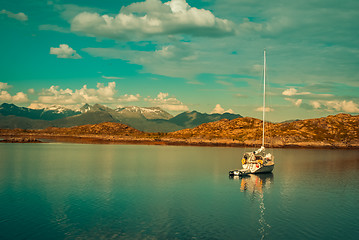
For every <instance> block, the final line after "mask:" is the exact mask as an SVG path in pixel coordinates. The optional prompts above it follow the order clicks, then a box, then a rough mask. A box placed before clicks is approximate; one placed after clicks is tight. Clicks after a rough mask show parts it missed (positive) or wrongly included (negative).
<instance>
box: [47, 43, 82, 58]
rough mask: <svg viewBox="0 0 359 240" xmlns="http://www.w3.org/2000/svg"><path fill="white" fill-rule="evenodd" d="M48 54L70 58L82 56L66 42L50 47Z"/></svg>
mask: <svg viewBox="0 0 359 240" xmlns="http://www.w3.org/2000/svg"><path fill="white" fill-rule="evenodd" d="M50 54H54V55H57V58H72V59H80V58H82V57H81V56H80V55H79V54H78V53H76V51H75V50H74V49H72V48H71V47H69V45H67V44H60V47H58V48H54V47H51V48H50Z"/></svg>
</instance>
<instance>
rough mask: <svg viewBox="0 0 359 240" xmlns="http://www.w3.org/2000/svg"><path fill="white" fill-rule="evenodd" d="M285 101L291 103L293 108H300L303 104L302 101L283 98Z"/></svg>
mask: <svg viewBox="0 0 359 240" xmlns="http://www.w3.org/2000/svg"><path fill="white" fill-rule="evenodd" d="M285 100H287V101H290V102H292V103H293V104H294V105H295V106H297V107H300V105H301V104H302V102H303V99H292V98H285Z"/></svg>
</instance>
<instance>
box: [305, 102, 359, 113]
mask: <svg viewBox="0 0 359 240" xmlns="http://www.w3.org/2000/svg"><path fill="white" fill-rule="evenodd" d="M310 105H311V106H312V107H313V108H314V109H323V110H327V111H337V112H348V113H359V105H358V104H357V103H355V102H353V101H346V100H343V101H340V100H332V101H322V100H318V101H310Z"/></svg>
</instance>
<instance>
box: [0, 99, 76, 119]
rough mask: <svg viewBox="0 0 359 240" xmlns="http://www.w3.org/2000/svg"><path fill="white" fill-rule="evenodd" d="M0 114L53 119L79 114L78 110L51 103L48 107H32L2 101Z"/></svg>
mask: <svg viewBox="0 0 359 240" xmlns="http://www.w3.org/2000/svg"><path fill="white" fill-rule="evenodd" d="M0 114H1V115H3V116H17V117H26V118H30V119H42V120H55V119H60V118H65V117H69V116H73V115H77V114H80V112H78V111H73V110H71V109H68V108H65V107H62V106H58V105H53V106H51V107H48V108H42V109H32V108H26V107H18V106H16V105H15V104H8V103H3V104H1V105H0Z"/></svg>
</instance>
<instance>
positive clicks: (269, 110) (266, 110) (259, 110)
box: [255, 107, 274, 112]
mask: <svg viewBox="0 0 359 240" xmlns="http://www.w3.org/2000/svg"><path fill="white" fill-rule="evenodd" d="M255 111H256V112H263V107H258V108H256V109H255ZM273 111H274V109H273V108H270V107H266V108H265V112H273Z"/></svg>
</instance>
